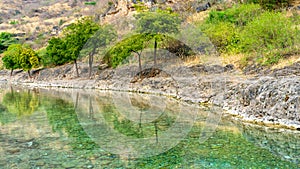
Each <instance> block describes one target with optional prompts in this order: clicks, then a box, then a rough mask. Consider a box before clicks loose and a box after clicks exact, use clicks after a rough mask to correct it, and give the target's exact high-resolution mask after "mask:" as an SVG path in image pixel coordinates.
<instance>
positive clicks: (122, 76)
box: [0, 63, 300, 130]
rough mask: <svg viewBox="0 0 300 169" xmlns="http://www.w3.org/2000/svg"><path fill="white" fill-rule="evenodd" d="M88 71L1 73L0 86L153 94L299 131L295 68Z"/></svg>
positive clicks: (298, 87)
mask: <svg viewBox="0 0 300 169" xmlns="http://www.w3.org/2000/svg"><path fill="white" fill-rule="evenodd" d="M94 69H95V71H94V72H95V73H94V76H93V78H92V79H89V78H87V74H88V68H87V65H85V64H81V65H80V74H81V75H80V76H81V77H79V78H74V74H75V73H74V68H73V65H66V66H63V67H58V68H52V69H48V68H47V69H42V70H38V71H35V72H33V73H34V75H33V78H32V79H28V77H27V74H26V73H24V72H17V73H16V74H15V75H14V76H13V77H8V76H7V75H8V74H9V72H5V71H2V72H0V74H1V76H0V82H2V83H13V84H18V85H25V86H31V87H61V88H84V89H98V90H117V91H131V92H143V93H156V94H162V95H168V96H172V97H176V98H178V99H181V100H183V101H190V102H195V103H212V104H215V105H218V106H220V107H222V108H223V109H224V110H225V112H226V113H229V114H232V115H234V116H235V117H237V118H240V119H242V120H244V121H247V122H251V123H258V124H263V125H271V126H273V127H286V128H290V129H297V130H300V76H299V74H300V73H299V72H300V66H299V63H297V64H294V65H293V66H291V67H286V68H284V69H281V70H274V71H272V72H269V73H266V72H265V73H264V74H263V76H261V75H257V74H256V75H254V76H245V75H241V74H240V73H238V72H237V71H235V70H234V69H233V66H231V65H227V66H224V67H222V66H219V65H195V66H189V67H188V66H173V67H168V68H163V67H159V69H161V71H159V72H158V73H157V74H155V76H151V77H150V76H149V77H146V78H141V79H138V78H139V77H137V75H139V74H138V67H137V66H123V67H120V68H118V69H103V70H99V69H98V68H97V67H95V68H94ZM144 74H145V73H144ZM133 79H134V80H133Z"/></svg>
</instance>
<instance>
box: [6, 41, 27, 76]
mask: <svg viewBox="0 0 300 169" xmlns="http://www.w3.org/2000/svg"><path fill="white" fill-rule="evenodd" d="M22 50H23V48H22V45H20V44H12V45H10V46H9V47H8V49H7V51H6V52H4V57H3V58H2V61H3V65H4V67H5V68H6V69H11V70H14V69H18V68H21V65H20V62H19V58H20V55H21V53H22Z"/></svg>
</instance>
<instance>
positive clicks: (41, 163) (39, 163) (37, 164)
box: [35, 161, 45, 166]
mask: <svg viewBox="0 0 300 169" xmlns="http://www.w3.org/2000/svg"><path fill="white" fill-rule="evenodd" d="M35 165H36V166H44V165H45V162H44V161H37V162H36V163H35Z"/></svg>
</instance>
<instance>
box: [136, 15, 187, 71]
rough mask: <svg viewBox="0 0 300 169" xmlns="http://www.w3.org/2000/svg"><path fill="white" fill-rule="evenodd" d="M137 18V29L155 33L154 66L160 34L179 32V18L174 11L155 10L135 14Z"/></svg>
mask: <svg viewBox="0 0 300 169" xmlns="http://www.w3.org/2000/svg"><path fill="white" fill-rule="evenodd" d="M135 18H136V19H137V31H138V32H139V33H147V34H152V36H153V35H156V36H153V38H154V67H155V66H156V50H157V45H158V44H157V43H158V42H159V41H162V37H163V36H160V35H163V34H171V33H177V32H179V24H180V22H181V20H180V19H179V17H178V16H177V15H176V14H175V13H171V12H169V11H161V10H157V11H156V12H143V13H140V14H138V15H136V16H135Z"/></svg>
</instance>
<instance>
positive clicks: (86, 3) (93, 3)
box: [84, 1, 97, 6]
mask: <svg viewBox="0 0 300 169" xmlns="http://www.w3.org/2000/svg"><path fill="white" fill-rule="evenodd" d="M84 4H85V5H93V6H95V5H96V4H97V3H96V2H95V1H92V2H85V3H84Z"/></svg>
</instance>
